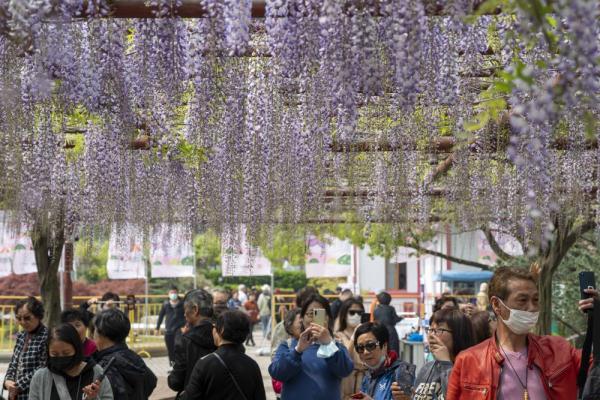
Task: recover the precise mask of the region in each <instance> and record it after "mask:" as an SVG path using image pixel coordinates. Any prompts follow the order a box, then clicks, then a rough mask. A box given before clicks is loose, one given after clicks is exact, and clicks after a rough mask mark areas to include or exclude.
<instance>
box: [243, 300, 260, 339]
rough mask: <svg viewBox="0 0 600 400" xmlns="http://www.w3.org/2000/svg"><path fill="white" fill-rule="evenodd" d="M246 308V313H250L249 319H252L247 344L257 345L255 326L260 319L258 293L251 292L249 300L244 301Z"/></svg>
mask: <svg viewBox="0 0 600 400" xmlns="http://www.w3.org/2000/svg"><path fill="white" fill-rule="evenodd" d="M244 310H246V314H248V319H249V320H250V332H249V333H248V338H247V339H246V346H256V343H255V342H254V335H253V333H254V327H255V326H256V324H257V323H258V321H259V314H260V311H259V309H258V304H256V295H255V294H254V293H250V296H249V297H248V301H246V302H245V303H244Z"/></svg>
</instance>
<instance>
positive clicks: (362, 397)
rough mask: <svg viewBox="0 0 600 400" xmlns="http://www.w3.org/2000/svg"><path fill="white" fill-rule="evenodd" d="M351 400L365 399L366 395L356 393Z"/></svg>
mask: <svg viewBox="0 0 600 400" xmlns="http://www.w3.org/2000/svg"><path fill="white" fill-rule="evenodd" d="M350 398H351V399H364V398H365V395H364V394H362V393H360V392H358V393H354V394H353V395H351V396H350Z"/></svg>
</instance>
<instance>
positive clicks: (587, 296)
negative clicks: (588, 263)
mask: <svg viewBox="0 0 600 400" xmlns="http://www.w3.org/2000/svg"><path fill="white" fill-rule="evenodd" d="M579 290H580V292H581V301H580V302H579V309H580V310H581V311H583V312H587V311H588V310H590V309H592V308H593V306H594V300H593V298H594V297H596V296H598V291H597V290H596V277H595V276H594V273H593V272H591V271H582V272H580V273H579Z"/></svg>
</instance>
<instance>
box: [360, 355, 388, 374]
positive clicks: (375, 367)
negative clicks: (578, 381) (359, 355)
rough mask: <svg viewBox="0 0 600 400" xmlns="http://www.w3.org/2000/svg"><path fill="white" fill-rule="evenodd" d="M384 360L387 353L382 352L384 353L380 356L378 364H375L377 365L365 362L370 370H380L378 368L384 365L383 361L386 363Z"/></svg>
mask: <svg viewBox="0 0 600 400" xmlns="http://www.w3.org/2000/svg"><path fill="white" fill-rule="evenodd" d="M384 362H385V355H383V354H382V355H381V358H380V359H379V361H378V362H377V365H375V366H370V365H369V364H366V363H364V364H365V365H366V366H367V368H368V369H369V370H371V371H377V370H378V369H379V368H380V367H381V366H382V365H383V363H384Z"/></svg>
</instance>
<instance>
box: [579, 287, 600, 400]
mask: <svg viewBox="0 0 600 400" xmlns="http://www.w3.org/2000/svg"><path fill="white" fill-rule="evenodd" d="M587 314H588V323H587V331H586V333H585V341H584V342H583V348H582V350H581V366H580V367H579V374H578V375H577V386H578V387H579V393H580V395H581V393H582V392H583V387H584V386H585V382H586V380H587V376H588V370H589V368H590V355H591V354H592V345H593V349H594V352H593V354H594V362H597V360H599V358H598V357H599V356H600V300H597V299H596V300H594V308H593V310H592V311H588V313H587Z"/></svg>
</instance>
